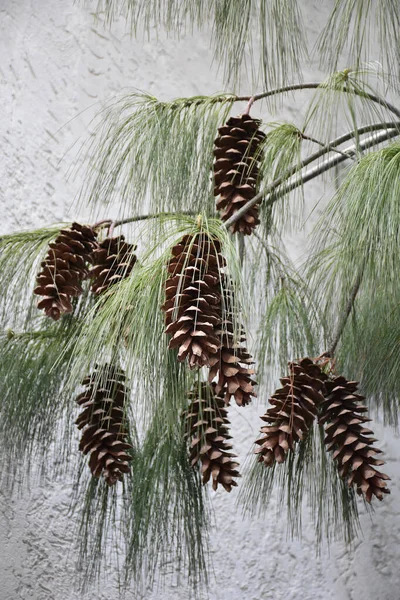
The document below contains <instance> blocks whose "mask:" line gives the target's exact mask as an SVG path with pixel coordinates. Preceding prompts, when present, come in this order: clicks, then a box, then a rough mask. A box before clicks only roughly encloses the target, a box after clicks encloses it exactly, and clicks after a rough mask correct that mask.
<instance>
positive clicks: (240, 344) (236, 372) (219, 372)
mask: <svg viewBox="0 0 400 600" xmlns="http://www.w3.org/2000/svg"><path fill="white" fill-rule="evenodd" d="M224 317H225V318H224V321H223V322H222V323H221V327H220V329H219V330H218V331H217V334H218V336H219V337H220V339H221V348H220V350H219V351H218V352H217V354H216V355H214V356H212V357H211V358H210V373H209V382H211V381H213V380H214V379H215V378H216V379H217V381H216V387H215V392H216V394H221V393H222V392H223V397H224V402H225V404H226V405H228V404H229V402H230V400H231V398H234V400H235V402H236V404H237V405H238V406H246V405H247V404H250V402H251V400H252V398H253V397H256V395H257V394H256V392H255V390H254V386H255V385H257V384H256V381H254V379H253V377H252V376H253V375H254V373H255V371H254V369H252V368H251V366H250V365H252V364H254V360H253V358H252V356H251V355H250V354H249V353H248V352H247V349H246V347H245V343H246V337H245V335H244V330H243V328H242V327H241V326H239V327H240V331H235V317H234V302H233V294H232V287H231V286H229V289H228V286H227V285H226V284H225V285H224Z"/></svg>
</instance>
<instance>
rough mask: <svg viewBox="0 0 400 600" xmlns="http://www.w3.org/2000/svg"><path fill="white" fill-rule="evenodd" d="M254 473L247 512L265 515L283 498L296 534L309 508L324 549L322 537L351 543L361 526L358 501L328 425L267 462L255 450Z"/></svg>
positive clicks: (247, 487) (243, 500)
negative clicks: (341, 471)
mask: <svg viewBox="0 0 400 600" xmlns="http://www.w3.org/2000/svg"><path fill="white" fill-rule="evenodd" d="M247 462H248V463H250V464H249V465H248V469H249V470H248V474H247V477H246V481H245V482H244V485H243V487H242V490H241V493H240V498H239V502H240V504H242V505H243V509H244V512H245V513H249V514H250V515H251V514H258V515H265V514H267V513H269V512H270V510H271V508H270V501H271V498H272V497H274V498H276V499H277V512H278V513H279V514H282V510H284V509H285V508H286V511H287V527H288V532H289V534H290V535H291V536H296V537H301V534H302V516H303V514H304V509H305V507H307V508H308V513H309V517H310V520H311V521H312V522H313V523H314V527H315V532H316V538H317V546H316V550H318V548H319V546H318V544H320V543H321V542H322V541H326V542H328V543H329V542H331V541H333V540H335V539H340V540H345V541H346V542H348V543H350V542H351V541H352V540H353V539H354V537H355V535H356V534H357V532H358V531H359V521H358V507H357V503H356V499H355V494H354V492H353V490H351V489H349V488H348V487H347V485H346V484H345V483H344V482H343V480H342V479H340V477H339V475H338V471H337V467H336V465H335V464H334V461H333V460H332V457H331V455H330V454H328V453H327V452H326V450H325V447H324V430H323V427H321V426H318V425H314V427H313V428H312V429H311V431H310V433H309V435H307V437H306V438H305V440H304V441H302V442H299V444H298V448H297V451H296V453H295V454H293V453H290V454H289V456H288V457H287V459H286V461H285V462H284V463H283V464H281V465H278V464H276V463H275V464H274V466H272V467H270V468H266V467H265V466H264V465H263V463H259V462H258V461H257V459H256V457H255V456H252V457H251V459H250V458H249V459H248V461H247Z"/></svg>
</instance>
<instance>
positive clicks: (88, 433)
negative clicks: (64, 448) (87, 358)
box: [76, 364, 132, 486]
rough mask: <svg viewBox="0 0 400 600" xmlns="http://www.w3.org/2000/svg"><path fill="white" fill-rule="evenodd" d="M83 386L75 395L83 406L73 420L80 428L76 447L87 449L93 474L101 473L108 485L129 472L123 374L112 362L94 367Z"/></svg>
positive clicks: (129, 455) (125, 397)
mask: <svg viewBox="0 0 400 600" xmlns="http://www.w3.org/2000/svg"><path fill="white" fill-rule="evenodd" d="M82 385H84V386H86V390H85V391H84V392H82V393H81V394H79V396H78V397H77V398H76V402H77V404H79V406H81V407H82V409H83V410H82V412H81V414H80V415H79V417H78V418H77V420H76V425H77V427H78V429H83V432H82V437H81V441H80V443H79V450H81V451H82V452H83V454H88V453H89V452H90V459H89V467H90V470H91V472H92V474H93V476H94V477H100V476H101V475H103V477H104V479H105V481H106V483H107V484H108V485H110V486H111V485H115V484H116V483H117V481H121V480H122V478H123V474H124V473H128V472H129V470H130V467H129V462H130V461H131V460H132V456H131V454H130V453H129V452H128V451H129V450H131V449H132V446H131V445H130V444H129V443H128V442H127V439H128V431H127V426H126V418H125V408H126V407H125V403H126V399H127V390H126V387H125V374H124V372H123V371H122V370H121V369H119V368H117V367H115V366H113V365H108V364H105V365H104V366H101V367H99V366H96V369H95V370H94V372H93V373H92V374H91V375H89V377H86V378H85V379H84V380H83V381H82Z"/></svg>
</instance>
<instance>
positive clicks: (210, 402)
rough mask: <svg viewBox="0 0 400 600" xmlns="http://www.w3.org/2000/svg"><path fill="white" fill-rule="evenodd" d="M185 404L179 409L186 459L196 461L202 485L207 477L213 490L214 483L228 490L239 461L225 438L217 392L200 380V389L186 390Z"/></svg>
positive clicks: (225, 422) (226, 423)
mask: <svg viewBox="0 0 400 600" xmlns="http://www.w3.org/2000/svg"><path fill="white" fill-rule="evenodd" d="M189 400H190V404H189V408H188V410H187V411H185V412H184V413H183V418H184V419H186V426H187V434H186V435H187V437H188V438H190V461H191V464H192V466H193V467H194V466H195V465H196V464H197V463H198V462H199V461H200V463H201V473H202V481H203V485H205V484H206V483H207V482H208V481H209V480H210V478H211V479H212V486H213V489H214V490H217V488H218V484H221V485H222V486H223V488H224V489H225V490H226V491H227V492H230V491H231V490H232V487H234V486H237V483H236V481H235V479H234V478H237V477H240V474H239V472H238V471H237V470H236V468H237V467H238V466H239V463H237V462H236V461H235V458H236V455H235V454H232V453H231V452H230V450H232V446H231V444H230V443H229V442H228V440H230V439H231V436H230V435H229V434H228V431H227V430H228V427H229V420H228V418H227V414H228V411H227V410H226V408H225V403H224V400H223V398H222V396H221V395H217V394H216V393H215V384H214V385H209V384H207V383H202V384H201V387H200V390H199V389H197V388H196V389H195V390H193V391H192V392H191V393H190V394H189Z"/></svg>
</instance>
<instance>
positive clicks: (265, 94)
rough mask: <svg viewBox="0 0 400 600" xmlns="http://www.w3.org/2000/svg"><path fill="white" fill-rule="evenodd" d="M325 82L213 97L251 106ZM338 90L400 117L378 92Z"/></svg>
mask: <svg viewBox="0 0 400 600" xmlns="http://www.w3.org/2000/svg"><path fill="white" fill-rule="evenodd" d="M324 84H325V82H324V81H318V82H317V81H315V82H314V81H313V82H309V83H293V84H291V85H284V86H282V87H278V88H274V89H272V90H268V91H267V92H260V93H259V94H254V95H252V96H246V95H245V96H237V95H235V94H232V95H229V94H228V95H226V94H225V95H223V96H216V97H215V98H214V99H213V102H214V103H218V102H248V103H251V104H250V107H251V106H252V105H253V104H254V103H255V102H258V101H259V100H264V99H265V98H271V97H272V96H277V95H279V94H287V93H288V92H295V91H298V90H317V89H324ZM337 91H340V92H343V93H344V94H353V95H355V96H360V97H361V98H365V99H366V100H370V101H371V102H374V103H375V104H379V105H380V106H383V107H384V108H386V109H387V110H388V111H389V112H391V113H392V114H394V115H395V116H396V117H399V118H400V109H399V108H397V107H396V106H394V104H392V103H390V102H388V101H387V100H385V98H382V97H381V96H379V95H378V94H371V93H368V92H361V91H358V90H356V89H354V88H348V89H346V88H343V89H340V90H337ZM200 102H201V101H200V100H199V98H197V97H194V98H193V99H191V98H188V99H187V106H190V105H191V104H199V103H200ZM248 110H249V106H248V105H247V107H246V109H245V111H244V112H245V113H246V112H248Z"/></svg>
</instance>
